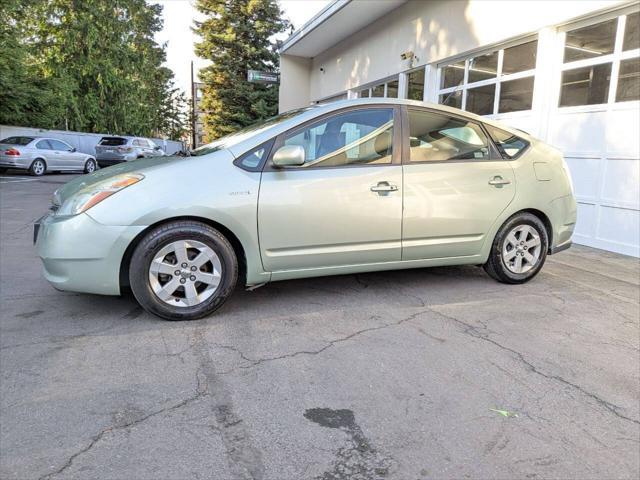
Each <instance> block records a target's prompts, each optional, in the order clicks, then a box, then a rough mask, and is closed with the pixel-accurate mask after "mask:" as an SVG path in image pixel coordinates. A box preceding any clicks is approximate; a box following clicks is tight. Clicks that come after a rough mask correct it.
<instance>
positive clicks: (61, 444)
mask: <svg viewBox="0 0 640 480" xmlns="http://www.w3.org/2000/svg"><path fill="white" fill-rule="evenodd" d="M71 178H73V175H47V176H45V177H43V178H41V179H33V178H29V177H23V176H20V175H3V176H0V221H1V223H0V234H1V251H0V273H1V283H0V298H1V309H0V311H1V317H2V318H1V322H0V334H1V351H0V373H1V377H0V378H1V385H0V387H1V390H0V392H1V398H0V408H1V410H0V423H1V432H0V433H1V437H0V450H1V457H0V477H1V478H3V479H14V478H15V479H29V478H34V479H35V478H39V479H61V478H91V479H103V478H104V479H188V478H195V479H200V478H201V479H220V480H226V479H236V478H238V479H274V480H286V479H307V478H322V479H327V480H328V479H377V478H379V479H386V478H388V479H402V480H404V479H461V478H482V479H485V478H501V479H512V478H524V479H540V478H565V479H569V478H576V479H587V478H591V479H602V478H611V479H613V478H621V479H622V478H629V479H630V478H638V476H639V475H640V453H639V444H640V411H639V410H640V406H639V400H638V399H639V398H640V391H639V382H640V353H639V352H640V350H639V343H640V342H639V322H640V306H639V304H640V298H639V297H640V266H639V262H638V260H637V259H635V258H631V257H624V256H621V255H615V254H612V253H607V252H602V251H598V250H594V249H589V248H586V247H574V248H573V249H571V250H569V251H567V252H563V253H560V254H558V255H557V256H554V257H552V258H550V259H549V261H548V263H547V265H546V266H545V268H544V269H543V271H542V273H541V274H540V275H539V276H538V277H537V278H536V279H535V280H534V281H532V282H531V283H529V284H527V285H524V286H505V285H501V284H498V283H496V282H494V281H492V280H491V279H489V277H487V276H486V275H485V274H484V272H483V271H482V270H481V269H479V268H476V267H460V268H434V269H423V270H411V271H398V272H383V273H372V274H363V275H351V276H341V277H330V278H317V279H309V280H300V281H288V282H281V283H274V284H271V285H267V286H265V287H262V288H260V289H257V290H255V291H253V292H245V291H242V290H238V291H236V293H235V294H234V296H233V297H232V299H231V300H230V301H229V302H228V303H227V305H226V306H225V307H224V308H223V309H222V310H221V311H220V312H219V313H218V314H216V315H214V316H212V317H210V318H207V319H205V320H201V321H196V322H188V323H171V322H166V321H162V320H159V319H158V318H155V317H152V316H150V315H148V314H146V313H144V312H143V311H142V310H141V309H140V308H139V307H138V306H137V304H136V303H135V302H134V300H133V299H131V298H128V297H123V298H116V297H99V296H91V295H78V294H73V293H61V292H57V291H55V290H54V289H53V288H51V287H50V286H49V285H48V284H47V283H46V281H45V280H44V279H43V278H42V277H41V275H40V263H39V260H38V259H37V258H36V257H35V252H34V248H33V246H32V223H33V221H34V220H36V219H37V218H38V217H40V216H41V215H42V214H43V213H44V212H45V211H46V210H47V208H48V205H49V199H50V196H51V194H52V193H53V191H54V190H55V189H56V188H58V187H59V186H60V185H61V184H63V183H65V182H67V181H69V180H70V179H71Z"/></svg>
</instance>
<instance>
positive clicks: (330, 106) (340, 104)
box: [313, 97, 530, 137]
mask: <svg viewBox="0 0 640 480" xmlns="http://www.w3.org/2000/svg"><path fill="white" fill-rule="evenodd" d="M353 105H406V106H414V107H422V108H429V109H431V110H439V111H441V112H442V113H448V114H453V115H457V116H460V117H466V118H468V119H469V120H473V121H475V122H481V123H486V124H489V125H493V126H495V127H497V128H500V129H502V130H507V131H510V132H512V133H514V134H516V135H518V136H523V135H526V136H527V137H530V135H529V134H528V133H527V132H523V131H522V130H518V129H517V128H514V127H510V126H508V125H504V124H502V123H500V122H496V121H495V120H492V119H490V118H487V117H482V116H480V115H476V114H475V113H472V112H467V111H465V110H460V109H459V108H454V107H449V106H447V105H441V104H439V103H431V102H421V101H419V100H409V99H404V98H382V97H373V98H370V97H369V98H353V99H344V100H336V101H333V102H330V103H322V102H320V103H319V104H317V105H316V106H315V108H314V109H313V110H315V111H316V112H319V111H320V110H316V109H321V110H323V112H322V113H325V111H326V112H331V111H333V110H339V109H341V108H345V107H349V106H353Z"/></svg>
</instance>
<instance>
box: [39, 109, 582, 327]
mask: <svg viewBox="0 0 640 480" xmlns="http://www.w3.org/2000/svg"><path fill="white" fill-rule="evenodd" d="M51 210H52V211H51V212H50V213H49V214H48V215H46V216H45V217H43V218H42V219H40V220H39V221H38V222H37V223H36V225H35V232H34V234H35V241H36V248H37V251H38V255H39V256H40V258H41V259H42V263H43V265H44V276H45V277H46V279H47V280H48V281H49V282H51V284H52V285H53V286H54V287H55V288H57V289H60V290H71V291H75V292H86V293H95V294H103V295H119V294H120V293H121V292H122V291H123V289H128V288H130V289H131V290H132V291H133V294H134V295H135V297H136V299H137V300H138V302H140V304H141V305H142V306H143V307H144V308H145V309H146V310H148V311H150V312H152V313H154V314H156V315H159V316H160V317H163V318H166V319H169V320H188V319H196V318H201V317H204V316H206V315H208V314H210V313H211V312H213V311H214V310H216V309H218V308H220V306H221V305H222V304H223V303H224V301H225V300H226V299H227V298H228V297H229V295H231V293H232V292H233V290H234V288H235V287H236V284H237V283H238V282H240V283H241V284H243V285H245V286H247V287H255V286H259V285H262V284H264V283H267V282H272V281H276V280H286V279H292V278H302V277H313V276H321V275H339V274H346V273H357V272H367V271H377V270H391V269H403V268H422V267H430V266H442V265H482V266H484V269H485V270H486V272H487V273H488V274H489V275H490V276H491V277H493V278H494V279H496V280H498V281H500V282H505V283H523V282H526V281H527V280H530V279H531V278H533V277H534V276H535V275H536V274H537V273H538V272H539V271H540V269H541V268H542V265H543V264H544V261H545V259H546V256H547V255H548V254H553V253H556V252H558V251H561V250H563V249H565V248H568V247H569V246H570V245H571V235H572V233H573V228H574V225H575V221H576V203H575V199H574V197H573V192H572V185H571V181H570V178H569V175H568V173H567V169H566V165H565V163H564V161H563V158H562V154H561V153H560V152H559V151H558V150H556V149H554V148H552V147H549V146H548V145H545V144H544V143H542V142H541V141H539V140H536V139H535V138H532V137H530V136H529V135H527V134H526V133H524V132H521V131H518V130H514V129H512V128H509V127H507V126H504V125H501V124H498V123H496V122H493V121H489V120H487V119H485V118H482V117H478V116H475V115H472V114H468V113H465V112H462V111H460V110H456V109H453V108H448V107H444V106H441V105H430V104H425V103H421V102H414V101H409V100H406V101H403V100H395V99H388V100H387V99H377V98H376V99H360V100H345V101H340V102H336V103H331V104H329V105H321V106H315V107H310V108H306V109H302V110H296V111H292V112H288V113H284V114H282V115H279V116H277V117H274V118H272V119H269V120H267V121H265V122H264V123H261V124H256V125H254V126H252V127H249V128H247V129H244V130H241V131H239V132H237V133H235V134H233V135H230V136H227V137H224V138H221V139H219V140H217V141H215V142H213V143H211V144H209V145H205V146H203V147H201V148H199V149H197V150H195V151H194V152H193V154H192V156H190V157H165V158H150V159H142V160H138V161H133V162H128V163H125V164H120V165H116V166H113V167H109V168H106V169H103V170H100V171H98V172H96V173H93V174H91V175H86V176H83V177H79V178H77V179H75V180H73V181H71V182H69V183H68V184H66V185H65V186H63V187H62V188H60V189H59V190H58V191H57V192H56V193H55V194H54V197H53V205H52V207H51Z"/></svg>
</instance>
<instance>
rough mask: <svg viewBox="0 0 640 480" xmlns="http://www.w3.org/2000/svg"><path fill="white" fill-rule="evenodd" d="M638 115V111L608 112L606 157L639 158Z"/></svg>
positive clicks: (639, 126) (639, 128)
mask: <svg viewBox="0 0 640 480" xmlns="http://www.w3.org/2000/svg"><path fill="white" fill-rule="evenodd" d="M639 131H640V115H638V109H637V108H633V109H624V110H612V111H610V112H608V121H607V123H606V129H605V139H604V140H605V151H606V154H607V156H608V157H623V158H625V157H626V158H640V136H639V135H638V132H639Z"/></svg>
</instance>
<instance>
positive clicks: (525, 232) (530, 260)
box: [502, 224, 542, 273]
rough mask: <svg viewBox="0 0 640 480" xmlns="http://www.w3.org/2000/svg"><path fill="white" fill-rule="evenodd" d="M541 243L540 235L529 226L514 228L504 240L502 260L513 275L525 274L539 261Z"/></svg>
mask: <svg viewBox="0 0 640 480" xmlns="http://www.w3.org/2000/svg"><path fill="white" fill-rule="evenodd" d="M541 246H542V242H541V240H540V233H539V232H538V230H536V229H535V228H534V227H532V226H531V225H526V224H525V225H518V226H517V227H514V228H513V229H512V230H511V231H510V232H509V234H508V235H507V236H506V238H505V240H504V244H503V246H502V259H503V261H504V264H505V265H506V267H507V268H508V269H509V270H510V271H511V272H513V273H526V272H528V271H529V270H531V269H532V268H534V267H535V266H536V265H537V263H538V260H539V259H540V253H541Z"/></svg>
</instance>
